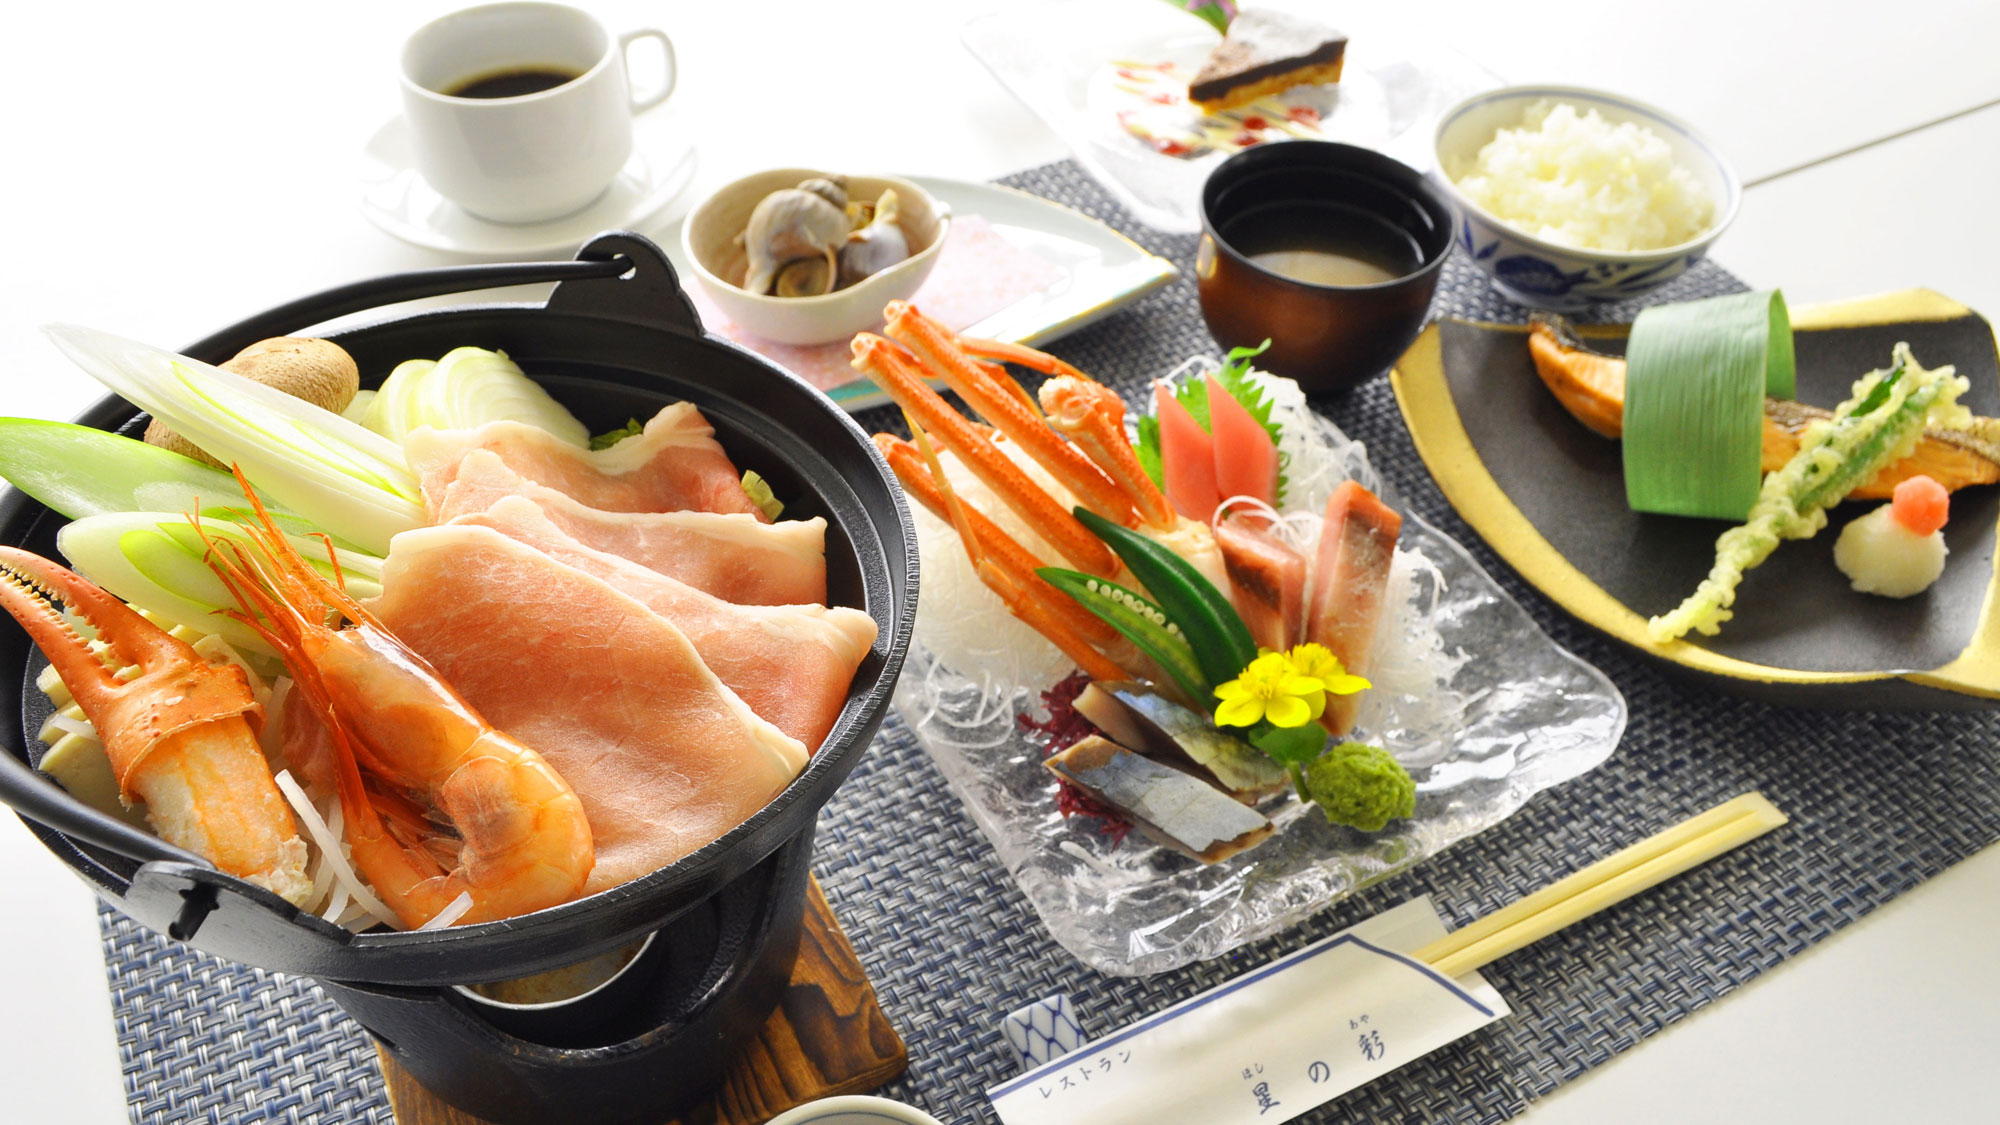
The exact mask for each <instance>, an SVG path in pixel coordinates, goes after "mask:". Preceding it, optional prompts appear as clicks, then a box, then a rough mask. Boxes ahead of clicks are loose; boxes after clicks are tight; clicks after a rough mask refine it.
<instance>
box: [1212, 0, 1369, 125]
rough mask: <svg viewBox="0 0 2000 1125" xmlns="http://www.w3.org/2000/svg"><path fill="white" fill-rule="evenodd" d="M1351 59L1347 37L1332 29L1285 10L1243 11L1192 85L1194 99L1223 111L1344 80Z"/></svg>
mask: <svg viewBox="0 0 2000 1125" xmlns="http://www.w3.org/2000/svg"><path fill="white" fill-rule="evenodd" d="M1346 57H1347V36H1345V35H1342V34H1341V33H1340V32H1338V31H1335V30H1333V29H1332V28H1330V27H1326V26H1324V25H1322V24H1316V23H1313V22H1312V21H1311V20H1305V19H1300V18H1299V17H1297V16H1294V15H1289V14H1287V13H1284V12H1265V11H1257V10H1251V11H1247V12H1243V13H1240V14H1239V15H1237V17H1236V18H1235V19H1233V20H1231V21H1229V31H1228V33H1227V34H1225V35H1224V36H1223V37H1222V42H1221V43H1220V44H1218V45H1217V46H1216V48H1215V50H1213V51H1211V52H1209V56H1208V58H1207V59H1206V60H1205V61H1203V63H1202V64H1201V70H1200V71H1198V72H1196V74H1195V76H1194V81H1193V82H1190V83H1189V84H1188V100H1189V101H1191V102H1193V103H1194V104H1196V105H1198V106H1200V107H1201V108H1202V110H1203V111H1205V112H1207V113H1219V112H1221V111H1222V110H1225V109H1234V108H1236V107H1237V106H1240V105H1248V104H1249V103H1251V102H1254V101H1256V100H1257V99H1258V98H1263V97H1269V96H1270V95H1272V94H1277V93H1281V92H1283V91H1285V90H1289V89H1291V88H1292V87H1294V86H1307V85H1321V84H1325V83H1333V82H1338V81H1340V64H1341V63H1342V62H1343V61H1344V60H1345V59H1346Z"/></svg>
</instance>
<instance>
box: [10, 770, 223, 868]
mask: <svg viewBox="0 0 2000 1125" xmlns="http://www.w3.org/2000/svg"><path fill="white" fill-rule="evenodd" d="M0 802H4V803H6V804H7V805H8V806H10V807H11V808H13V810H14V811H15V812H17V813H19V814H21V815H22V816H23V817H25V818H26V819H28V820H31V821H34V822H35V823H36V824H40V825H42V826H44V827H47V828H51V829H54V830H55V831H57V832H60V833H62V834H63V835H65V836H69V837H72V838H74V839H77V840H82V841H84V842H85V843H90V844H96V845H97V846H98V847H100V848H104V849H107V850H109V851H113V852H116V853H118V854H119V855H122V856H124V857H126V858H127V859H132V860H136V861H138V862H140V863H156V862H164V863H186V864H192V865H194V866H196V867H214V866H215V865H214V864H212V863H210V862H209V861H207V860H206V859H203V858H202V857H200V856H198V855H195V854H194V853H193V852H188V851H182V850H181V849H180V848H177V847H175V846H173V845H172V844H169V843H167V842H166V841H165V840H162V839H161V838H159V837H158V836H155V835H153V834H152V833H150V832H142V831H140V830H139V829H137V828H134V827H132V826H131V825H130V824H127V823H125V822H124V821H122V820H119V819H118V818H117V817H115V816H111V815H109V814H106V813H101V812H99V811H97V810H96V809H93V808H91V807H90V806H89V805H86V804H84V803H83V802H82V801H79V800H77V799H76V798H75V797H72V796H70V795H69V794H68V793H67V792H65V791H64V790H63V789H62V787H61V786H59V785H57V784H56V783H55V782H54V781H52V780H50V779H49V778H47V777H44V776H43V775H41V774H39V773H36V772H35V771H34V770H33V769H30V768H29V767H28V764H27V763H26V762H24V761H22V760H21V759H20V758H18V757H16V756H15V755H13V754H11V753H7V752H6V751H4V750H0Z"/></svg>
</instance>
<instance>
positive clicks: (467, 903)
mask: <svg viewBox="0 0 2000 1125" xmlns="http://www.w3.org/2000/svg"><path fill="white" fill-rule="evenodd" d="M471 909H472V892H471V891H460V892H458V897H457V898H455V899H452V900H451V901H450V902H447V903H445V904H444V909H443V910H440V911H438V912H437V913H436V914H433V915H431V920H430V921H428V922H425V923H424V924H423V925H421V926H418V927H417V929H419V930H442V929H444V928H445V927H446V926H449V925H451V924H452V923H453V922H456V921H458V920H459V919H460V918H463V917H465V915H466V912H467V911H469V910H471Z"/></svg>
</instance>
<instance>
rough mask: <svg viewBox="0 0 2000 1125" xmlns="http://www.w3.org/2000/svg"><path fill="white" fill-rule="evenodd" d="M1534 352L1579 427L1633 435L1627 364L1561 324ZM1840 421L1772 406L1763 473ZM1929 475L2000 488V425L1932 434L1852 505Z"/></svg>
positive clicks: (1538, 333) (1782, 404) (1535, 336)
mask: <svg viewBox="0 0 2000 1125" xmlns="http://www.w3.org/2000/svg"><path fill="white" fill-rule="evenodd" d="M1528 351H1529V354H1530V355H1532V356H1533V357H1534V360H1535V373H1536V374H1537V375H1540V376H1541V378H1542V382H1543V384H1544V385H1546V386H1547V387H1548V388H1549V392H1550V393H1551V394H1553V395H1555V396H1556V401H1558V402H1560V403H1562V405H1563V409H1565V410H1567V411H1569V412H1570V415H1571V416H1572V417H1574V418H1575V419H1576V420H1577V421H1579V422H1582V423H1583V424H1584V425H1586V426H1588V427H1590V429H1591V430H1593V431H1595V432H1597V433H1599V434H1602V435H1604V436H1605V437H1608V438H1616V437H1618V436H1619V435H1620V434H1622V433H1623V432H1624V428H1625V360H1624V359H1623V358H1622V357H1620V356H1615V355H1605V354H1604V353H1602V352H1597V351H1592V350H1591V349H1590V348H1588V347H1586V346H1584V344H1583V341H1582V340H1580V339H1578V338H1577V336H1576V333H1575V332H1574V331H1573V330H1571V328H1570V327H1569V324H1568V322H1567V321H1564V320H1563V319H1562V318H1561V317H1554V316H1538V317H1536V318H1535V321H1534V326H1533V328H1531V329H1530V330H1529V332H1528ZM1831 417H1833V412H1832V411H1830V410H1822V409H1820V408H1819V407H1817V406H1807V405H1805V404H1804V403H1799V402H1790V401H1787V400H1785V399H1776V398H1767V399H1765V400H1764V441H1763V456H1762V468H1763V471H1764V472H1767V473H1769V472H1775V471H1776V470H1778V469H1780V468H1783V467H1784V465H1785V463H1786V462H1787V461H1790V460H1791V459H1792V455H1793V454H1795V453H1797V452H1798V451H1799V440H1800V438H1801V437H1802V436H1803V435H1804V433H1805V429H1806V427H1807V426H1808V425H1810V424H1812V423H1813V422H1816V421H1821V420H1823V419H1827V418H1831ZM1915 476H1927V477H1930V478H1931V479H1933V480H1935V481H1937V482H1938V483H1939V484H1942V485H1944V487H1945V488H1946V489H1947V490H1951V491H1956V490H1958V489H1960V488H1965V487H1968V486H1970V485H1976V484H1992V483H1994V482H1995V481H2000V419H1993V418H1974V419H1973V420H1972V425H1971V426H1969V427H1968V428H1966V429H1963V430H1955V429H1954V430H1944V429H1935V428H1933V429H1927V430H1925V431H1924V436H1923V439H1922V440H1921V441H1919V442H1918V443H1917V448H1916V451H1915V452H1913V453H1911V454H1910V455H1909V456H1908V457H1905V458H1903V459H1902V460H1901V461H1898V462H1896V463H1895V464H1893V465H1890V466H1888V467H1886V468H1884V469H1883V470H1882V471H1881V472H1879V473H1877V474H1875V476H1874V477H1873V478H1872V479H1870V480H1869V481H1868V482H1867V483H1865V484H1863V485H1862V486H1861V487H1859V488H1857V489H1855V490H1854V491H1853V492H1850V493H1848V498H1849V499H1851V500H1886V499H1888V498H1889V497H1890V496H1891V495H1892V494H1893V493H1894V492H1895V490H1896V486H1897V485H1898V484H1901V483H1902V482H1903V481H1906V480H1908V479H1910V478H1911V477H1915Z"/></svg>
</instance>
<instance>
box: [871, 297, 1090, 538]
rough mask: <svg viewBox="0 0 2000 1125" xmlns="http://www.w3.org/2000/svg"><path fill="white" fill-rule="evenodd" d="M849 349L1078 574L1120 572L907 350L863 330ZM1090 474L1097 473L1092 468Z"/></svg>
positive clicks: (899, 401) (891, 393)
mask: <svg viewBox="0 0 2000 1125" xmlns="http://www.w3.org/2000/svg"><path fill="white" fill-rule="evenodd" d="M852 350H853V354H854V366H855V368H856V369H857V370H860V371H861V372H863V373H864V374H866V375H867V376H868V377H869V378H871V379H874V380H875V381H876V382H877V383H879V384H881V386H882V389H883V390H885V391H887V392H888V394H889V397H890V398H892V399H894V400H895V401H896V405H898V406H900V407H902V408H903V409H904V410H906V411H908V412H909V414H910V416H911V417H912V418H915V419H916V420H917V421H918V423H919V424H921V425H922V426H923V427H924V429H925V430H927V431H929V432H930V433H931V434H932V435H933V436H935V437H936V438H937V439H938V440H939V441H941V442H943V443H944V445H945V448H947V449H950V450H951V451H952V452H953V453H956V454H958V457H959V460H961V461H963V462H965V464H966V467H967V468H969V469H971V470H972V471H973V473H974V474H975V475H977V476H978V477H979V479H980V480H983V481H985V482H986V486H987V487H988V488H991V489H992V490H993V492H994V494H995V495H997V496H999V497H1000V499H1001V501H1002V502H1003V503H1005V504H1006V505H1007V506H1008V507H1009V508H1012V509H1013V510H1014V511H1015V512H1016V513H1018V514H1019V515H1020V517H1021V518H1022V519H1024V520H1026V521H1027V522H1028V525H1029V526H1030V527H1033V528H1034V529H1035V530H1036V532H1037V533H1038V534H1040V535H1041V536H1042V538H1044V539H1046V540H1048V542H1049V545H1050V546H1052V547H1054V548H1055V549H1056V550H1057V551H1059V552H1061V554H1062V556H1063V557H1064V558H1065V559H1068V560H1069V561H1070V562H1071V563H1072V564H1074V565H1075V566H1076V568H1077V569H1078V570H1081V571H1084V572H1086V573H1089V574H1094V575H1097V576H1098V577H1100V578H1109V577H1111V576H1113V575H1114V574H1116V573H1117V572H1118V558H1117V556H1116V555H1113V554H1112V553H1111V548H1109V547H1107V546H1105V545H1104V541H1103V540H1101V539H1099V538H1098V537H1097V536H1095V535H1093V534H1091V532H1090V529H1088V528H1086V527H1084V526H1083V524H1082V523H1081V522H1079V521H1078V520H1077V518H1076V517H1075V516H1073V515H1071V514H1070V513H1068V512H1067V511H1064V510H1063V507H1062V505H1060V504H1058V503H1056V501H1055V498H1054V497H1051V496H1050V495H1049V494H1048V493H1047V492H1044V491H1043V490H1042V489H1041V487H1040V486H1039V485H1037V484H1036V483H1035V482H1034V481H1032V480H1030V479H1029V478H1028V474H1026V473H1024V472H1022V471H1021V466H1019V465H1017V464H1015V463H1014V461H1013V459H1012V458H1009V457H1008V456H1007V455H1006V454H1005V453H1002V452H1000V450H999V449H997V448H995V446H994V445H993V442H992V441H991V440H989V439H988V438H987V437H986V435H985V434H984V433H982V432H981V427H979V426H976V425H974V424H973V423H972V422H970V421H968V420H967V419H966V418H965V416H964V415H962V414H960V413H959V412H958V411H956V410H953V409H952V408H951V406H950V405H949V404H947V403H946V402H945V401H944V399H943V397H941V396H940V395H939V394H938V393H937V392H936V391H934V390H931V389H930V387H928V386H926V385H925V383H924V372H923V369H922V368H921V367H919V366H918V364H917V362H916V360H915V359H914V358H912V357H911V356H910V354H909V353H908V352H906V351H905V350H903V349H902V348H901V347H899V346H897V345H896V344H893V343H891V342H889V341H888V340H885V339H883V338H882V337H880V336H876V335H872V334H870V333H867V332H863V333H860V334H859V335H857V336H855V337H854V343H853V344H852ZM1015 405H1016V406H1017V407H1018V406H1019V405H1020V404H1019V403H1018V402H1016V403H1015ZM1037 425H1038V426H1039V423H1038V424H1037ZM1042 432H1043V433H1044V434H1048V436H1049V437H1050V438H1051V439H1054V438H1055V435H1054V434H1052V433H1049V431H1048V429H1047V428H1046V427H1042ZM1057 440H1059V439H1057ZM1078 456H1079V457H1080V456H1081V454H1079V455H1078ZM1091 471H1092V472H1096V470H1095V469H1092V470H1091ZM1107 483H1109V482H1107Z"/></svg>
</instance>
